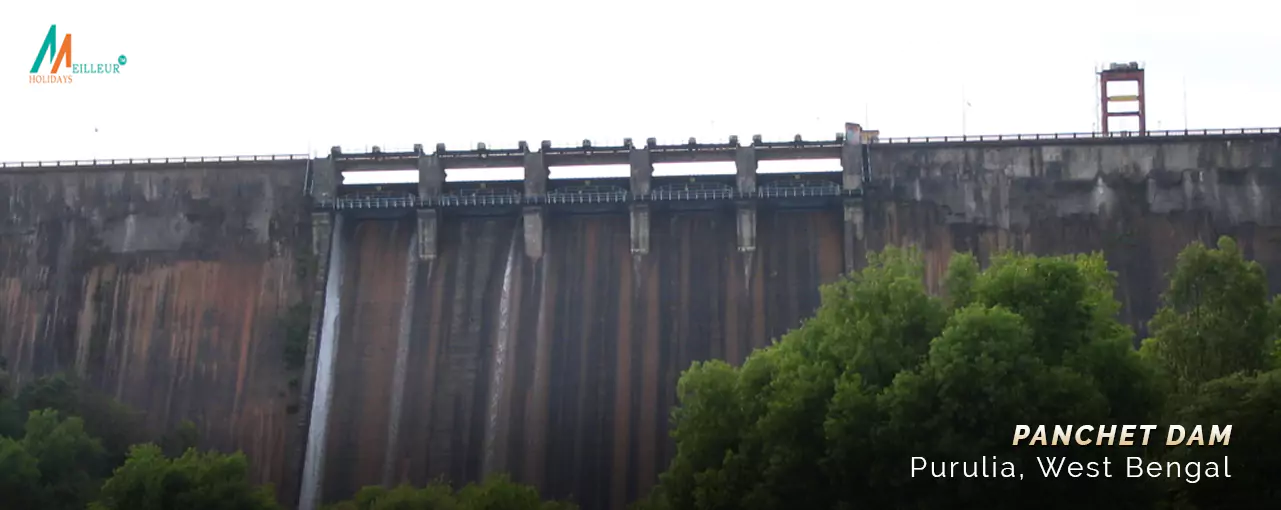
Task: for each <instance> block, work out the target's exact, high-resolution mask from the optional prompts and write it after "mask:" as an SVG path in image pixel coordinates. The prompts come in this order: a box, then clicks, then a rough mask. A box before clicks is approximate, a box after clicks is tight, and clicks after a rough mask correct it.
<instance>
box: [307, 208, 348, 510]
mask: <svg viewBox="0 0 1281 510" xmlns="http://www.w3.org/2000/svg"><path fill="white" fill-rule="evenodd" d="M330 237H331V238H332V240H331V242H330V245H329V272H328V274H327V275H326V278H325V309H324V313H323V315H322V318H321V322H320V348H319V349H318V352H317V353H316V385H315V391H314V392H313V396H312V401H311V402H312V403H311V428H310V429H309V430H308V431H307V450H306V454H305V457H304V459H303V471H302V487H301V489H300V490H301V494H299V496H298V508H299V510H315V509H316V508H317V506H318V504H319V497H320V480H321V476H322V475H323V474H324V469H325V440H326V433H327V432H328V429H329V403H330V402H331V401H332V400H333V397H334V360H335V359H336V358H337V357H338V338H337V336H338V317H339V310H340V306H341V300H340V298H339V296H340V295H341V294H342V278H343V274H344V271H343V246H344V244H343V237H344V236H343V216H342V214H336V215H334V226H333V235H332V236H330Z"/></svg>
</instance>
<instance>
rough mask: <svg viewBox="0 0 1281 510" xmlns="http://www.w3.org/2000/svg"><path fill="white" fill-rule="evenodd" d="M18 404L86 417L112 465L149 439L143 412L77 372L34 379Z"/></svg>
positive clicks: (117, 463)
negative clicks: (86, 379)
mask: <svg viewBox="0 0 1281 510" xmlns="http://www.w3.org/2000/svg"><path fill="white" fill-rule="evenodd" d="M18 404H19V407H20V408H21V409H23V410H24V411H27V412H30V411H33V410H37V409H53V410H56V411H58V412H60V413H62V414H63V415H66V416H78V417H80V418H82V419H83V420H84V426H85V430H86V431H88V433H89V434H90V435H91V436H93V437H96V438H99V439H100V440H101V442H102V446H103V448H104V449H105V450H106V453H107V457H108V459H109V463H108V464H107V465H108V466H117V465H119V464H120V463H121V462H123V461H124V458H125V455H126V454H127V452H128V451H129V447H130V446H132V445H133V444H136V443H140V442H142V441H144V440H145V439H146V435H145V430H144V428H143V427H142V418H141V415H140V414H139V413H137V412H136V411H134V410H132V409H130V408H129V407H128V406H125V405H124V404H121V403H120V402H117V401H116V400H115V399H113V398H111V396H109V395H106V394H103V393H101V392H99V391H95V390H94V389H92V388H91V387H89V386H88V385H86V384H84V383H83V382H82V381H81V380H80V379H79V378H78V377H76V376H74V375H69V374H65V373H57V374H53V375H48V376H44V377H41V378H39V379H36V380H34V381H31V382H30V383H28V384H27V385H25V386H23V388H22V390H21V391H20V392H19V394H18ZM106 469H107V470H104V471H103V472H101V473H99V474H100V475H101V476H103V477H105V476H106V475H108V474H110V471H109V470H110V467H107V468H106Z"/></svg>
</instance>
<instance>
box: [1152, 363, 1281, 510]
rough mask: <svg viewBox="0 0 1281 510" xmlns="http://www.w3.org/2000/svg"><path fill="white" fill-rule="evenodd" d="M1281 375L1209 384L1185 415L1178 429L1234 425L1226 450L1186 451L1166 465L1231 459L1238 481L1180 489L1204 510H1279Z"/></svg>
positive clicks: (1215, 481) (1214, 480) (1177, 420)
mask: <svg viewBox="0 0 1281 510" xmlns="http://www.w3.org/2000/svg"><path fill="white" fill-rule="evenodd" d="M1278 409H1281V370H1273V371H1270V372H1265V373H1262V374H1257V375H1250V374H1245V373H1237V374H1234V375H1230V376H1227V377H1224V378H1221V379H1216V380H1214V381H1211V382H1209V383H1206V384H1205V385H1204V386H1203V387H1202V388H1201V389H1200V391H1199V392H1198V393H1197V394H1196V395H1195V396H1194V397H1193V398H1192V399H1191V400H1190V401H1189V402H1188V403H1187V405H1185V406H1184V407H1183V408H1181V409H1179V410H1178V412H1177V413H1176V416H1175V420H1174V422H1175V423H1182V424H1184V425H1185V426H1188V427H1191V426H1192V425H1202V426H1206V427H1209V426H1210V425H1211V424H1219V425H1229V424H1230V425H1232V436H1231V443H1230V444H1229V446H1228V447H1227V448H1223V447H1221V446H1220V447H1189V446H1183V447H1180V448H1176V449H1175V450H1174V451H1172V452H1170V455H1169V456H1168V457H1167V459H1166V460H1172V461H1183V462H1186V461H1200V462H1205V461H1222V459H1223V458H1224V457H1225V456H1230V459H1231V460H1230V462H1231V467H1232V469H1231V474H1232V478H1204V479H1202V480H1200V481H1198V482H1197V483H1195V484H1187V483H1180V484H1177V485H1176V487H1177V488H1178V489H1179V491H1180V493H1182V495H1184V496H1186V498H1187V500H1188V501H1189V502H1191V503H1193V504H1194V505H1196V506H1198V507H1200V508H1234V509H1243V510H1249V509H1256V508H1257V509H1265V508H1267V509H1273V508H1277V503H1278V502H1281V486H1278V485H1277V483H1276V480H1277V475H1278V473H1281V453H1279V452H1281V437H1279V436H1278V435H1277V432H1278V431H1281V413H1279V412H1277V410H1278Z"/></svg>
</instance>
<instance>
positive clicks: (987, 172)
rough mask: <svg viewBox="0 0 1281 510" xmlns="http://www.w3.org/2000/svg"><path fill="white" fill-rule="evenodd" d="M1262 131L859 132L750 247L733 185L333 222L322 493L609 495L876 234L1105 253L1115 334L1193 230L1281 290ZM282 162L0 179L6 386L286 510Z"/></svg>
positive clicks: (1, 345) (309, 250) (935, 265)
mask: <svg viewBox="0 0 1281 510" xmlns="http://www.w3.org/2000/svg"><path fill="white" fill-rule="evenodd" d="M1279 143H1281V140H1279V139H1278V137H1276V136H1275V135H1274V136H1272V137H1258V136H1256V137H1240V138H1232V137H1214V138H1182V139H1168V140H1153V139H1137V140H1108V141H1066V142H1065V141H1059V142H1055V141H1038V142H1023V143H991V144H973V143H971V144H967V145H945V144H930V145H897V144H895V145H887V144H873V145H872V146H871V147H870V148H869V159H868V163H869V167H868V169H867V172H868V174H869V175H870V176H871V181H870V182H869V183H867V186H866V187H865V192H866V195H865V197H864V198H863V199H862V202H861V204H860V203H855V202H850V203H848V204H845V206H844V207H841V206H833V207H831V208H830V209H826V208H825V209H822V210H776V209H773V208H771V207H769V206H758V207H757V209H756V219H755V233H756V236H755V240H756V242H755V243H754V244H755V246H756V250H755V251H740V250H739V249H738V245H739V244H740V243H739V239H738V237H739V235H738V230H739V225H738V223H739V222H738V219H737V213H736V207H737V206H736V205H735V204H732V203H727V204H725V207H724V208H721V209H720V210H717V211H703V212H671V211H663V210H661V208H655V209H653V210H650V211H649V212H648V214H647V215H645V217H646V218H648V224H649V227H650V228H649V236H648V238H647V239H648V242H647V243H644V244H647V246H644V248H647V249H644V250H637V249H636V248H637V246H635V245H633V242H632V240H631V237H632V236H631V231H632V226H631V221H630V220H629V216H630V215H629V214H627V213H624V212H619V213H608V214H594V215H566V214H562V213H557V212H555V211H546V212H544V213H542V214H541V216H539V215H535V216H538V218H539V219H540V220H541V222H542V228H541V229H536V230H541V232H542V234H541V236H540V237H538V239H537V240H538V241H541V249H531V248H532V247H531V246H528V245H527V242H528V239H527V235H526V234H527V232H528V230H529V229H526V228H525V225H524V222H525V221H526V219H525V218H526V217H527V216H529V215H524V214H517V213H513V214H511V215H509V216H497V217H488V218H482V217H458V216H455V215H451V214H450V213H449V211H448V210H445V211H443V212H442V213H440V215H439V216H438V218H437V223H436V229H435V235H434V236H432V241H434V242H435V247H434V249H431V250H428V251H430V252H431V253H432V254H434V255H435V256H433V257H425V258H424V259H422V260H419V261H416V262H415V261H412V260H411V258H412V257H413V255H414V252H415V251H421V250H416V249H415V248H416V247H415V245H414V242H415V241H414V235H415V231H416V228H417V225H416V219H415V218H414V217H412V215H411V216H407V217H406V218H404V219H400V220H397V219H383V220H353V221H348V222H345V226H343V227H342V228H341V229H340V230H339V231H338V232H334V233H333V235H336V236H342V238H343V239H344V242H345V246H347V247H348V250H347V254H348V256H347V259H348V260H347V262H348V264H346V265H344V266H343V267H344V271H345V273H346V276H345V280H346V285H345V287H344V290H343V296H342V299H341V303H342V306H341V310H340V312H339V313H340V314H341V315H342V320H341V321H339V324H341V328H340V329H341V331H339V332H338V335H337V342H338V348H339V355H338V358H337V364H336V367H335V381H334V383H335V393H334V401H333V405H332V409H333V413H332V414H331V415H330V416H328V417H325V418H324V419H326V420H329V421H328V423H329V424H330V433H329V435H328V437H327V439H326V449H325V456H326V457H327V460H328V462H326V464H325V466H326V468H325V473H324V476H323V477H322V478H323V480H324V485H323V489H324V494H325V499H328V500H333V499H336V498H339V497H347V496H349V495H350V494H351V492H352V491H353V490H355V489H356V488H358V487H359V486H360V485H362V484H368V483H383V482H393V483H394V482H399V481H402V480H407V481H412V482H415V483H424V482H426V481H427V480H429V479H431V478H433V477H437V476H441V475H444V476H447V477H450V478H452V479H454V480H455V481H459V482H463V481H469V480H473V479H477V478H479V477H480V476H481V475H482V474H483V473H484V472H485V471H493V470H499V471H509V472H512V473H513V475H514V476H515V477H516V478H517V479H519V480H524V481H528V482H531V483H535V484H537V485H539V487H540V488H542V489H543V490H544V491H545V492H546V493H547V494H549V495H552V496H558V497H564V496H573V497H574V498H575V499H577V500H578V501H580V502H582V503H583V504H584V507H585V508H586V509H588V510H592V509H602V508H621V507H622V505H623V504H625V503H626V502H627V501H630V500H632V499H634V498H635V497H636V496H638V495H640V494H642V493H644V492H645V491H646V490H647V489H648V488H649V486H650V485H652V483H653V482H654V480H655V479H656V474H657V473H658V472H659V471H661V470H662V469H663V467H665V465H666V463H667V461H668V460H669V459H670V456H671V454H672V445H671V443H670V440H669V439H668V438H667V430H666V417H667V413H668V409H669V407H670V405H671V404H672V403H674V398H675V382H676V380H677V377H678V376H679V373H680V371H681V370H682V369H684V368H686V367H688V365H689V363H690V362H691V361H693V360H698V359H707V358H726V359H730V360H731V361H736V362H737V361H741V360H742V359H743V358H744V357H745V356H746V355H747V353H748V352H749V351H750V349H752V348H754V347H759V346H762V345H765V344H766V343H767V342H768V341H769V339H770V338H773V337H775V336H777V335H779V334H781V333H783V332H784V331H786V330H787V329H789V328H792V327H795V326H796V325H797V324H799V322H800V320H802V319H803V318H804V317H806V316H808V315H809V314H810V313H811V312H812V311H813V309H814V308H815V307H816V306H817V304H818V291H817V286H818V285H819V284H820V283H823V282H827V281H831V280H833V279H834V278H836V277H837V276H838V275H839V274H840V273H841V272H842V271H843V270H844V269H845V268H846V267H848V265H847V261H850V260H853V261H861V260H862V258H863V256H864V255H865V253H866V252H867V250H874V249H880V248H882V247H884V246H886V245H889V244H896V245H916V246H919V247H920V248H922V250H923V251H924V254H925V258H926V263H927V279H928V283H929V284H930V285H931V286H932V287H934V288H937V287H938V285H939V282H940V281H941V277H942V274H943V271H944V270H945V268H946V264H947V260H948V256H949V255H950V253H951V252H952V251H954V250H967V251H974V252H976V253H978V255H979V256H980V258H981V259H983V260H987V259H988V258H990V257H991V255H992V254H994V253H996V252H998V251H1000V250H1006V249H1016V250H1024V251H1031V252H1037V253H1067V252H1080V251H1090V250H1103V251H1104V252H1105V254H1106V256H1107V258H1108V260H1109V263H1110V265H1111V267H1112V269H1113V270H1115V271H1117V272H1118V274H1119V288H1118V298H1119V299H1120V300H1121V301H1122V303H1123V304H1124V306H1125V308H1124V312H1123V313H1124V314H1125V316H1124V319H1125V320H1126V321H1128V322H1129V323H1130V324H1132V325H1134V326H1135V327H1136V328H1137V327H1141V326H1142V324H1143V322H1144V321H1145V320H1146V319H1147V318H1148V317H1149V316H1150V315H1151V313H1152V310H1154V309H1155V307H1156V304H1157V297H1156V296H1157V293H1158V292H1159V291H1160V290H1161V288H1162V287H1163V285H1164V281H1163V275H1164V274H1165V272H1166V271H1168V270H1169V269H1170V268H1171V267H1172V266H1173V261H1174V257H1175V255H1177V253H1178V251H1179V250H1181V249H1182V248H1183V247H1184V246H1185V245H1186V244H1187V243H1188V242H1189V241H1192V240H1202V241H1207V242H1208V241H1212V240H1213V239H1214V238H1215V237H1217V236H1218V235H1220V234H1228V235H1233V236H1236V237H1237V238H1238V240H1239V241H1240V243H1241V245H1242V246H1243V247H1244V249H1245V250H1246V252H1247V255H1249V256H1251V257H1252V258H1254V259H1256V260H1259V261H1260V262H1261V263H1263V264H1264V266H1265V267H1266V268H1267V270H1268V272H1269V278H1270V281H1271V285H1272V287H1273V290H1274V291H1281V206H1279V205H1278V203H1277V201H1276V200H1275V197H1277V196H1278V195H1279V194H1281V159H1279V158H1281V147H1279V146H1278V144H1279ZM305 174H306V172H305V170H304V168H303V166H302V164H299V163H278V164H260V165H246V166H242V167H235V166H218V167H163V166H162V167H147V169H141V168H136V169H121V168H114V169H113V168H105V169H104V168H95V169H81V170H76V171H51V170H40V171H24V172H18V173H14V172H9V173H0V222H2V223H0V352H2V353H3V354H4V355H5V356H6V357H7V358H8V359H9V360H10V363H11V365H12V366H13V367H14V369H15V372H16V373H17V374H18V376H19V377H20V378H22V379H23V380H29V379H30V378H32V377H35V376H37V375H39V374H44V373H50V372H53V371H56V370H64V369H65V370H76V371H80V372H81V373H84V374H85V375H86V377H88V378H89V379H90V380H91V381H93V382H94V383H95V384H97V385H98V386H99V387H101V388H103V389H105V390H107V391H109V392H111V393H112V394H114V395H116V396H118V397H119V398H121V399H122V400H124V401H126V402H128V403H130V404H132V405H134V406H136V407H139V408H141V409H143V410H145V411H146V412H147V422H148V427H149V429H151V430H153V431H155V432H157V433H158V432H161V431H163V430H165V429H167V428H169V427H171V426H173V425H174V424H176V423H177V422H178V421H179V420H181V419H184V418H187V419H193V420H194V421H196V423H197V424H198V426H199V427H200V429H201V431H202V433H203V435H204V436H205V437H206V438H208V440H209V442H210V444H211V445H212V446H215V447H218V448H221V449H227V450H230V449H237V448H240V449H244V450H245V451H246V452H247V453H248V454H249V455H250V457H251V459H252V462H253V463H254V476H255V479H257V480H265V481H271V482H274V483H276V484H277V485H278V486H279V487H280V489H281V492H282V496H283V499H285V500H287V501H288V500H290V499H292V497H293V494H296V490H295V489H296V485H297V478H296V475H297V471H298V469H300V468H299V466H297V465H296V463H297V462H298V461H297V460H296V459H287V457H290V455H287V454H286V452H287V451H296V450H299V448H300V447H301V444H300V441H299V439H300V438H299V434H298V431H300V430H305V429H306V421H305V420H302V418H301V417H300V416H299V415H294V414H291V412H290V411H291V409H290V407H291V404H292V403H293V402H294V398H295V395H294V394H293V393H291V389H290V388H289V380H290V378H292V377H293V375H292V374H287V373H286V371H285V370H284V369H283V361H282V359H281V352H282V350H283V338H282V337H281V335H280V334H279V331H278V328H277V319H278V318H279V317H281V316H282V315H283V311H284V310H285V309H286V308H287V307H288V306H289V305H291V304H293V303H295V302H298V301H299V300H304V301H311V302H312V305H313V322H317V320H316V319H315V316H316V314H318V313H319V310H318V309H319V307H320V303H319V302H317V301H318V300H323V299H324V296H323V293H317V292H315V291H316V290H317V289H318V288H319V287H322V286H323V285H322V284H323V283H324V282H323V277H322V278H320V279H317V278H316V275H315V274H313V272H314V271H315V269H314V268H313V267H312V266H313V265H316V264H320V265H323V260H324V259H323V258H321V259H318V260H314V261H313V260H312V259H313V253H314V252H317V251H319V252H323V251H325V249H326V248H325V247H326V246H328V244H329V243H328V242H327V240H326V239H327V238H326V239H322V238H325V237H326V236H328V235H329V233H328V230H327V225H328V223H327V222H326V221H322V220H323V219H325V218H328V216H327V215H325V214H321V215H319V216H313V215H311V214H309V213H310V212H311V211H310V210H309V208H308V203H307V201H306V199H305V198H304V197H303V195H304V193H303V186H304V180H305V177H304V176H305ZM419 236H420V238H421V236H422V234H421V232H419ZM313 237H316V238H317V239H316V242H315V243H313V239H312V238H313ZM313 244H314V245H315V246H314V247H313ZM855 265H857V264H855ZM406 282H413V283H412V284H411V285H410V286H408V287H407V283H406ZM407 291H408V292H409V294H408V295H410V296H412V297H413V303H412V306H411V307H409V309H408V310H407V309H406V301H407V300H408V299H407V298H406V296H407V294H406V292H407ZM503 310H506V312H503ZM406 317H409V320H408V321H406V320H405V319H406ZM313 329H314V328H313ZM313 333H315V331H313ZM315 338H316V337H314V336H313V338H312V341H313V342H314V341H315ZM314 347H315V346H314V345H313V346H312V348H313V351H314ZM313 358H314V356H313ZM397 367H403V368H404V372H403V373H402V372H400V370H399V369H398V368H397ZM308 373H310V372H308ZM312 379H313V378H312V377H310V376H304V377H303V380H304V382H303V384H302V386H303V387H304V388H307V387H309V386H310V381H312ZM398 387H400V388H401V389H400V390H397V388H398ZM303 393H304V394H303V395H301V396H302V397H306V396H307V395H306V393H307V392H306V391H304V392H303ZM313 418H314V417H313ZM300 421H301V423H302V424H303V425H304V426H303V427H299V426H298V425H299V423H300ZM389 439H390V440H389Z"/></svg>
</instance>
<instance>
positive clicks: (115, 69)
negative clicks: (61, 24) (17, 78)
mask: <svg viewBox="0 0 1281 510" xmlns="http://www.w3.org/2000/svg"><path fill="white" fill-rule="evenodd" d="M46 60H47V61H48V64H49V65H50V66H51V67H50V68H49V73H48V74H42V73H41V72H40V68H41V67H43V66H44V65H45V63H46V62H45V61H46ZM126 62H128V59H126V58H125V56H124V55H120V57H118V58H116V61H115V62H113V63H109V64H98V63H92V64H73V63H71V34H70V33H67V34H66V35H64V36H63V37H62V45H61V46H59V44H58V25H49V33H48V34H46V35H45V36H44V42H43V43H41V45H40V53H39V54H37V55H36V61H35V62H33V63H32V64H31V74H30V76H29V77H28V78H27V81H28V83H72V80H73V79H74V78H75V76H76V75H84V74H100V75H101V74H120V68H121V67H123V66H124V65H125V63H126Z"/></svg>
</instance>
